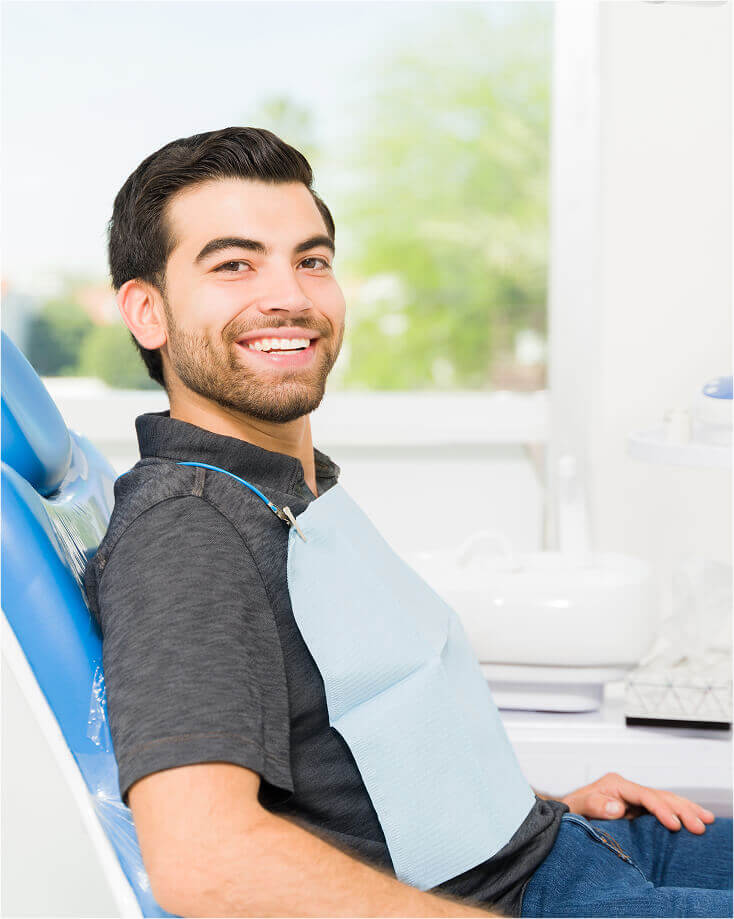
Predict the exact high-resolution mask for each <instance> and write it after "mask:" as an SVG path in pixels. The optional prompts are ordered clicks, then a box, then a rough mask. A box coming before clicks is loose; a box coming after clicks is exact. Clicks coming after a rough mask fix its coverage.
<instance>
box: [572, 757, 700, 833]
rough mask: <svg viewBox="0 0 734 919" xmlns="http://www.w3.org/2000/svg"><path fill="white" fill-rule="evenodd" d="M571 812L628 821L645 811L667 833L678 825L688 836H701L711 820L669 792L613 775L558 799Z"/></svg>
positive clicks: (690, 802)
mask: <svg viewBox="0 0 734 919" xmlns="http://www.w3.org/2000/svg"><path fill="white" fill-rule="evenodd" d="M560 800H561V801H563V802H564V803H565V804H568V806H569V808H570V809H571V812H572V813H574V814H581V815H582V816H583V817H592V818H596V819H597V820H615V819H617V818H619V817H626V818H627V819H628V820H631V819H632V818H633V817H638V816H639V815H640V814H642V813H645V811H649V812H650V813H651V814H655V816H656V817H657V818H658V820H659V821H660V822H661V823H662V824H663V826H666V827H667V828H668V829H669V830H679V829H680V828H681V822H682V825H683V826H684V827H685V828H686V829H687V830H690V832H691V833H698V834H701V833H705V832H706V826H705V824H707V823H713V821H714V820H715V817H714V815H713V814H712V813H711V811H707V810H706V809H705V808H703V807H701V806H700V805H698V804H695V803H694V802H693V801H689V800H688V799H687V798H682V797H681V796H680V795H676V794H674V793H673V792H672V791H657V790H656V789H654V788H646V787H645V786H644V785H638V784H637V783H636V782H630V781H629V780H628V779H623V778H622V776H621V775H618V774H617V773H616V772H608V773H607V774H606V775H604V776H602V777H601V778H600V779H597V780H596V782H592V783H591V784H590V785H584V787H583V788H578V789H577V790H576V791H571V792H569V793H568V794H567V795H566V796H565V797H563V798H561V799H560Z"/></svg>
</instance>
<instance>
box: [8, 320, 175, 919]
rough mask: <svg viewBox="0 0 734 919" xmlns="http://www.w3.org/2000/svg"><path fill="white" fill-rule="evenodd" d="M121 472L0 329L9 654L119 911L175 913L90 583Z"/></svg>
mask: <svg viewBox="0 0 734 919" xmlns="http://www.w3.org/2000/svg"><path fill="white" fill-rule="evenodd" d="M116 477H117V476H116V473H115V471H114V470H113V468H112V467H111V466H110V464H109V463H108V462H107V461H106V460H105V458H104V457H103V456H102V455H101V454H100V453H99V451H98V450H97V449H96V448H95V447H94V446H93V445H92V444H91V443H90V442H89V441H88V440H87V439H86V438H85V437H82V436H80V435H79V434H77V433H76V432H74V431H69V430H68V429H67V427H66V424H65V423H64V420H63V418H62V417H61V414H60V413H59V411H58V409H57V408H56V405H55V404H54V402H53V401H52V399H51V397H50V396H49V394H48V392H47V390H46V388H45V386H44V385H43V383H42V381H41V379H40V378H39V377H38V375H37V374H36V372H35V370H34V369H33V368H32V367H31V365H30V364H29V363H28V361H27V360H26V359H25V357H24V356H23V354H22V353H21V352H20V351H19V350H18V348H17V347H16V346H15V345H14V344H13V342H12V341H11V340H10V339H9V338H8V336H7V335H6V334H5V333H4V332H3V333H2V612H3V615H2V643H3V655H4V657H5V661H6V663H7V664H8V665H9V666H10V668H11V672H12V673H13V676H14V677H15V678H16V681H17V683H18V685H19V686H20V688H21V691H22V692H23V694H24V696H25V698H26V700H27V702H28V704H29V706H30V708H31V710H32V711H33V712H34V714H35V715H36V717H37V719H38V723H39V727H40V728H41V731H42V733H43V734H44V736H45V737H46V739H47V741H48V743H49V746H50V748H51V750H52V752H53V756H54V759H55V761H56V763H57V765H58V767H59V769H60V771H61V773H62V775H63V776H64V777H65V779H66V781H67V782H68V785H69V787H70V790H71V793H72V796H73V799H74V801H75V803H76V805H77V807H78V809H79V813H80V815H81V818H82V821H83V823H84V825H85V827H86V829H87V831H88V832H89V836H90V839H91V842H92V845H93V846H94V848H95V850H96V851H97V853H98V854H99V857H100V862H101V864H102V867H103V871H104V873H105V877H106V880H107V882H108V885H109V888H110V891H111V893H112V896H113V898H114V900H115V903H116V905H117V907H118V910H119V913H118V915H120V916H122V917H132V916H135V917H140V916H170V915H171V914H170V913H167V912H166V911H165V910H163V909H162V908H161V907H160V906H159V905H158V904H157V903H156V901H155V899H154V898H153V894H152V892H151V888H150V883H149V880H148V876H147V874H146V872H145V868H144V866H143V862H142V858H141V855H140V849H139V846H138V839H137V835H136V833H135V826H134V824H133V821H132V815H131V812H130V810H129V808H127V807H126V806H125V805H124V804H123V803H122V801H121V800H120V795H119V787H118V773H117V763H116V761H115V757H114V752H113V748H112V742H111V737H110V732H109V726H108V723H107V716H106V707H105V695H104V675H103V671H102V635H101V632H100V629H99V626H98V625H97V623H96V621H95V619H94V617H93V616H92V615H91V613H90V612H89V609H88V607H87V605H86V601H85V599H84V591H83V574H84V568H85V565H86V563H87V561H88V559H89V558H91V557H92V555H93V554H94V553H95V551H96V550H97V547H98V545H99V543H100V542H101V540H102V538H103V536H104V534H105V531H106V529H107V524H108V521H109V518H110V514H111V512H112V507H113V504H114V494H113V484H114V481H115V478H116Z"/></svg>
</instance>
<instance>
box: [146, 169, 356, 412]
mask: <svg viewBox="0 0 734 919" xmlns="http://www.w3.org/2000/svg"><path fill="white" fill-rule="evenodd" d="M166 220H167V225H168V230H169V232H170V234H171V237H172V239H173V242H174V249H173V251H172V252H171V255H170V257H169V259H168V263H167V265H166V285H165V287H166V294H165V297H164V305H165V308H166V314H167V325H168V334H167V342H166V344H165V345H164V346H163V348H162V351H163V355H164V366H165V372H166V380H167V382H168V383H169V389H170V388H171V385H172V384H173V385H174V386H175V385H176V381H175V379H173V380H172V379H171V378H172V374H173V375H175V376H177V377H178V378H179V380H180V381H181V383H183V384H184V385H185V386H186V387H188V389H190V390H193V391H194V392H196V393H198V394H199V395H201V396H204V397H205V398H207V399H210V400H212V401H213V402H216V403H218V404H220V405H224V406H226V407H228V408H232V409H235V410H236V411H240V412H244V413H246V414H248V415H251V416H253V417H255V418H259V419H261V420H264V421H271V422H277V423H285V422H288V421H292V420H293V419H295V418H299V417H301V416H302V415H305V414H308V413H309V412H312V411H313V410H314V409H315V408H317V407H318V405H319V404H320V402H321V400H322V399H323V396H324V392H325V388H326V378H327V376H328V374H329V372H330V371H331V368H332V367H333V366H334V363H335V361H336V359H337V357H338V355H339V351H340V349H341V344H342V338H343V336H344V313H345V303H344V296H343V294H342V291H341V289H340V287H339V285H338V284H337V282H336V278H335V277H334V273H333V269H332V267H331V263H332V260H333V251H332V249H331V247H330V246H329V244H328V234H327V230H326V225H325V223H324V220H323V218H322V216H321V214H320V212H319V210H318V208H317V207H316V204H315V202H314V200H313V198H312V197H311V194H310V192H309V191H308V189H307V188H306V186H305V185H303V184H301V183H300V182H289V183H284V184H268V183H265V182H259V181H254V180H247V179H221V180H215V181H208V182H206V183H204V184H201V185H197V186H193V187H190V188H186V189H184V190H183V191H182V192H180V193H179V194H178V195H176V196H175V197H174V198H172V199H171V200H170V201H169V202H168V206H167V208H166ZM248 241H249V242H248ZM255 244H258V245H255ZM263 249H264V251H263ZM294 331H295V332H296V337H297V338H298V339H303V338H306V337H309V338H310V341H309V347H308V348H307V349H306V350H304V351H290V350H289V351H286V350H283V351H277V352H276V351H273V352H271V353H267V352H265V351H263V350H255V349H253V347H252V344H253V343H254V342H255V341H258V342H262V340H263V339H274V338H275V339H280V338H285V337H286V336H287V335H288V334H290V335H292V334H293V332H294ZM253 333H257V334H254V335H253ZM243 339H246V340H243ZM271 344H272V342H271ZM281 344H282V342H281ZM293 344H297V342H294V343H293ZM261 347H262V345H261ZM166 358H167V361H166Z"/></svg>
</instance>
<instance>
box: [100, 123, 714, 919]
mask: <svg viewBox="0 0 734 919" xmlns="http://www.w3.org/2000/svg"><path fill="white" fill-rule="evenodd" d="M334 254H335V229H334V221H333V219H332V216H331V214H330V212H329V210H328V208H327V207H326V205H325V204H324V202H323V201H322V200H321V199H320V198H319V197H318V195H316V193H315V192H314V191H313V189H312V174H311V169H310V167H309V165H308V163H307V162H306V160H305V159H304V157H303V156H302V155H301V154H300V153H299V152H298V151H296V150H295V149H293V148H292V147H290V146H289V145H287V144H285V143H284V142H283V141H282V140H280V139H279V138H278V137H276V136H275V135H273V134H272V133H270V132H269V131H265V130H259V129H255V128H227V129H224V130H221V131H214V132H210V133H207V134H200V135H196V136H194V137H189V138H183V139H180V140H177V141H173V142H172V143H170V144H167V145H166V146H165V147H163V148H162V149H161V150H158V151H157V152H155V153H153V154H152V155H151V156H149V157H148V158H147V159H146V160H144V161H143V162H142V163H141V164H140V166H139V167H138V168H137V169H136V170H135V171H134V172H133V174H132V175H131V176H130V177H129V178H128V179H127V181H126V182H125V184H124V185H123V187H122V189H121V190H120V192H119V194H118V195H117V197H116V199H115V204H114V210H113V216H112V220H111V222H110V242H109V256H110V267H111V273H112V280H113V284H114V287H115V289H116V290H117V298H118V304H119V308H120V312H121V314H122V317H123V319H124V321H125V323H126V325H127V326H128V328H129V329H130V332H131V334H132V336H133V340H134V342H135V345H136V346H137V347H138V348H139V350H140V353H141V356H142V358H143V360H144V361H145V364H146V366H147V368H148V371H149V373H150V375H151V377H152V378H153V379H154V380H156V381H157V382H158V383H160V384H161V385H162V386H163V387H164V388H165V390H166V392H167V394H168V398H169V401H170V409H169V410H167V411H164V412H158V413H148V414H143V415H140V416H139V417H138V418H137V419H136V431H137V436H138V442H139V447H140V456H141V458H140V460H139V461H138V462H137V463H136V464H135V466H134V467H133V468H132V469H131V470H130V471H129V472H128V473H126V474H125V475H123V476H121V477H120V478H119V479H118V480H117V482H116V484H115V507H114V511H113V514H112V518H111V520H110V524H109V528H108V530H107V534H106V536H105V539H104V540H103V542H102V544H101V545H100V547H99V550H98V552H97V553H96V555H95V556H94V558H93V559H92V560H90V563H89V565H88V566H87V570H86V573H85V586H86V591H87V597H88V600H89V605H90V609H91V610H92V612H93V613H94V615H95V616H96V617H97V619H98V621H99V622H100V625H101V627H102V632H103V637H104V642H103V653H104V670H105V683H106V692H107V711H108V717H109V723H110V729H111V733H112V737H113V741H114V748H115V754H116V758H117V761H118V765H119V781H120V793H121V795H122V798H123V800H124V801H125V802H126V803H128V804H129V806H130V807H131V809H132V813H133V818H134V822H135V827H136V830H137V834H138V839H139V842H140V847H141V852H142V856H143V861H144V864H145V867H146V870H147V872H148V875H149V877H150V880H151V884H152V887H153V892H154V894H155V896H156V899H157V900H158V901H159V903H160V904H161V906H163V907H164V908H165V909H167V910H169V911H170V912H173V913H176V914H179V915H183V916H264V915H273V916H278V915H282V916H297V915H311V916H348V915H349V916H353V915H361V916H366V915H369V916H389V915H392V916H472V915H476V916H479V915H488V914H489V915H512V916H520V915H534V914H537V915H559V914H560V913H559V912H557V910H558V909H563V910H565V912H563V913H562V914H563V915H598V916H602V915H638V916H642V915H697V916H698V915H700V916H704V915H731V912H725V911H724V912H722V911H721V910H722V909H725V908H726V904H727V902H728V904H729V907H730V904H731V894H730V892H729V894H728V901H727V894H726V890H725V888H727V887H728V888H729V890H730V888H731V821H730V820H729V821H726V820H717V821H716V822H715V823H713V822H712V821H713V816H712V815H710V814H708V813H707V812H705V811H704V810H703V809H702V808H700V807H698V805H696V804H694V803H693V802H690V801H687V800H686V799H684V798H680V797H678V796H676V795H672V794H670V793H668V792H660V791H655V790H653V789H649V788H644V787H643V786H640V785H636V784H635V783H634V782H630V781H628V780H626V779H623V778H622V777H621V776H618V775H616V774H610V775H607V776H604V777H603V778H602V779H600V780H598V781H597V782H594V783H592V784H591V785H589V786H586V787H584V788H582V789H578V790H576V791H574V792H571V793H569V794H568V795H566V796H565V798H563V799H562V800H560V801H557V800H553V799H548V798H545V797H544V796H541V795H539V794H536V793H534V792H533V790H532V789H531V788H530V787H529V786H528V784H527V782H526V781H525V779H524V777H523V775H522V772H521V770H520V769H519V766H518V764H517V760H516V759H515V757H514V754H513V751H512V749H511V747H510V745H509V741H508V740H507V737H506V734H505V733H504V730H503V728H502V724H501V721H500V719H499V716H498V713H497V711H496V707H495V706H494V703H493V702H492V700H491V696H490V694H489V690H488V688H487V686H486V683H485V682H484V681H483V680H482V679H481V676H480V672H479V668H478V665H477V664H476V660H475V659H474V658H473V656H472V654H471V651H470V649H469V646H468V643H467V642H466V641H465V637H464V636H463V630H462V629H461V626H460V624H459V622H458V618H457V617H456V616H455V614H454V613H453V612H452V611H451V610H450V609H449V608H448V607H446V605H445V604H444V603H443V601H442V600H441V599H440V598H438V596H437V595H435V594H434V593H433V592H431V591H429V590H427V589H426V585H425V584H424V582H422V581H421V580H420V579H419V578H418V577H417V575H416V574H415V572H412V571H411V570H410V569H408V567H407V566H406V565H405V564H404V563H403V562H402V561H401V560H400V559H398V558H397V557H396V556H395V555H394V553H392V551H391V550H390V549H389V547H387V545H386V544H385V543H384V540H382V539H381V537H380V536H379V534H378V533H377V531H376V530H375V529H374V527H373V526H372V525H371V523H370V522H369V520H368V518H367V517H366V516H365V515H364V514H363V513H362V512H361V511H360V509H359V508H358V507H357V505H356V504H355V503H354V502H353V501H352V500H351V499H350V498H349V497H348V496H347V495H346V493H345V492H344V490H343V489H342V488H341V486H340V485H339V483H338V478H339V473H340V469H339V466H338V465H337V464H336V463H335V462H334V461H333V460H332V459H331V458H330V457H329V456H327V455H326V454H325V453H322V452H321V451H320V450H318V449H316V448H315V447H314V445H313V443H312V437H311V427H310V417H309V416H310V414H311V412H313V411H314V410H315V409H316V408H317V407H318V406H319V405H320V403H321V401H322V399H323V397H324V394H325V388H326V380H327V377H328V375H329V373H330V371H331V369H332V368H333V366H334V363H335V362H336V360H337V357H338V355H339V351H340V348H341V345H342V340H343V336H344V324H345V323H344V320H345V302H344V297H343V294H342V291H341V289H340V287H339V284H338V283H337V280H336V277H335V274H334V267H333V258H334ZM335 724H336V725H337V726H336V727H335V726H334V725H335ZM611 803H616V804H617V806H618V811H617V813H616V814H615V815H614V816H616V817H624V816H625V814H626V815H627V816H628V817H631V816H632V815H633V813H634V812H635V808H636V809H637V812H638V813H639V812H640V811H645V813H644V814H642V815H640V816H637V817H636V819H634V820H624V819H618V820H605V818H608V817H609V816H610V813H609V812H608V811H606V810H605V809H604V808H605V807H606V805H608V804H611ZM676 815H678V816H679V817H680V820H678V817H677V816H676ZM586 818H597V819H596V820H595V822H594V823H593V824H592V823H591V822H590V820H587V819H586ZM677 820H678V822H677V823H676V821H677ZM681 820H682V822H683V825H684V828H681ZM705 823H709V824H711V826H709V827H708V828H706V827H705V826H704V824H705ZM704 830H706V832H705V833H704ZM699 837H700V838H699ZM620 840H621V841H620ZM674 842H675V843H676V844H675V845H673V843H674ZM727 853H728V854H727ZM705 860H708V865H707V867H706V870H705V871H703V869H701V865H702V864H703V862H704V861H705ZM645 872H647V874H646V873H645ZM702 879H703V881H702ZM707 887H708V888H712V889H705V888H707ZM523 897H525V900H523ZM528 909H533V910H537V912H536V913H533V912H528ZM670 909H673V910H676V911H673V912H671V911H668V912H666V911H665V910H670ZM489 910H494V912H489ZM619 910H622V912H620V911H619ZM624 910H627V911H626V912H625V911H624ZM712 910H714V911H713V912H712ZM716 910H718V911H716Z"/></svg>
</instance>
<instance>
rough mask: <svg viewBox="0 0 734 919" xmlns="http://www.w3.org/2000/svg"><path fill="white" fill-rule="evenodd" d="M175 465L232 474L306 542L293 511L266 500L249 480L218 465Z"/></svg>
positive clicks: (182, 463) (181, 463)
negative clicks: (199, 467) (293, 528)
mask: <svg viewBox="0 0 734 919" xmlns="http://www.w3.org/2000/svg"><path fill="white" fill-rule="evenodd" d="M177 465H178V466H201V468H202V469H213V470H214V471H215V472H223V473H224V474H225V475H229V476H232V478H233V479H237V481H238V482H241V483H242V484H243V485H246V486H247V487H248V488H249V489H250V491H254V492H255V494H256V495H257V496H258V498H260V499H261V500H262V501H264V502H265V504H267V506H268V507H269V508H270V510H271V511H272V512H273V513H274V514H275V516H276V517H278V518H279V519H280V520H284V521H285V522H286V523H287V524H288V526H294V527H295V528H296V531H297V533H298V535H299V536H300V537H301V539H302V540H303V541H304V542H306V537H305V536H304V535H303V533H302V532H301V530H300V527H299V526H298V524H297V523H296V518H295V517H294V516H293V512H292V511H291V509H290V508H289V507H284V508H283V510H280V509H279V508H277V507H276V506H275V505H274V504H273V502H272V501H270V500H268V498H266V497H265V495H264V494H263V493H262V492H261V491H260V489H259V488H256V487H255V486H254V485H251V484H250V483H249V482H247V481H245V479H241V478H240V477H239V476H238V475H235V474H234V472H230V471H229V470H228V469H222V468H221V467H220V466H210V465H209V464H208V463H189V462H183V461H180V462H178V463H177Z"/></svg>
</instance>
